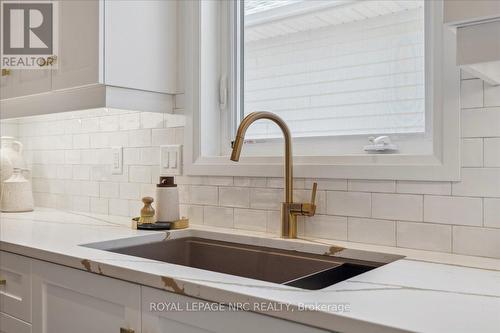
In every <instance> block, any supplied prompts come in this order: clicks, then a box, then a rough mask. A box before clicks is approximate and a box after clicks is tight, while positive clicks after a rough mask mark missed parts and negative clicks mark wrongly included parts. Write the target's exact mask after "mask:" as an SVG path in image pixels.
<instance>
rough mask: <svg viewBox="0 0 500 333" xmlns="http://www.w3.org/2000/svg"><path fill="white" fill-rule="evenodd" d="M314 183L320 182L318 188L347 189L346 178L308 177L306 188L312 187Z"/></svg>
mask: <svg viewBox="0 0 500 333" xmlns="http://www.w3.org/2000/svg"><path fill="white" fill-rule="evenodd" d="M313 183H318V190H327V191H347V180H346V179H306V180H305V181H304V188H305V189H312V186H313Z"/></svg>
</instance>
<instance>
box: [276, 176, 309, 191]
mask: <svg viewBox="0 0 500 333" xmlns="http://www.w3.org/2000/svg"><path fill="white" fill-rule="evenodd" d="M284 185H285V182H284V180H283V178H282V177H280V178H276V177H272V178H267V187H271V188H283V187H284ZM293 188H294V189H303V188H304V179H301V178H294V179H293Z"/></svg>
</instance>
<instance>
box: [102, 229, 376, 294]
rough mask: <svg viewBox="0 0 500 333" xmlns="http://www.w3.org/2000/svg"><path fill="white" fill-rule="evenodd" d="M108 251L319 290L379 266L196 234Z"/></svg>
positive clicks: (373, 263) (372, 263)
mask: <svg viewBox="0 0 500 333" xmlns="http://www.w3.org/2000/svg"><path fill="white" fill-rule="evenodd" d="M108 251H111V252H115V253H121V254H126V255H131V256H136V257H141V258H147V259H152V260H158V261H163V262H167V263H172V264H177V265H183V266H189V267H193V268H199V269H204V270H209V271H213V272H219V273H225V274H231V275H236V276H241V277H246V278H251V279H257V280H262V281H268V282H273V283H279V284H285V285H290V286H294V287H298V288H303V289H322V288H325V287H327V286H329V285H332V284H334V283H337V282H340V281H342V280H345V279H348V278H351V277H353V276H356V275H358V274H361V273H364V272H366V271H369V270H371V269H374V268H376V267H378V266H381V265H382V263H376V262H367V261H356V260H344V259H340V258H336V257H331V256H328V255H319V254H310V253H303V252H297V251H289V250H280V249H274V248H268V247H261V246H254V245H244V244H238V243H230V242H224V241H217V240H211V239H205V238H198V237H186V238H178V239H171V240H167V241H158V242H152V243H147V244H140V245H133V246H125V247H117V248H112V249H108Z"/></svg>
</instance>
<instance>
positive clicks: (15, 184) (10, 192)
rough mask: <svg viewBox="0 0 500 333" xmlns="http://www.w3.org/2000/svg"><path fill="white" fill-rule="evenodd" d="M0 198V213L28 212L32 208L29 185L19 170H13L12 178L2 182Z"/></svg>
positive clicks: (31, 193) (31, 194) (31, 192)
mask: <svg viewBox="0 0 500 333" xmlns="http://www.w3.org/2000/svg"><path fill="white" fill-rule="evenodd" d="M1 197H2V198H1V202H0V206H1V208H2V212H30V211H32V210H33V208H34V202H33V191H32V189H31V183H30V182H29V181H27V180H26V178H24V176H23V174H22V172H21V169H19V168H14V172H13V174H12V176H11V177H10V178H9V179H7V180H6V181H4V182H3V186H2V195H1Z"/></svg>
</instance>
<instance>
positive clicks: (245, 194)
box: [219, 187, 250, 208]
mask: <svg viewBox="0 0 500 333" xmlns="http://www.w3.org/2000/svg"><path fill="white" fill-rule="evenodd" d="M219 205H220V206H227V207H242V208H248V207H250V189H249V188H248V187H219Z"/></svg>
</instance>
